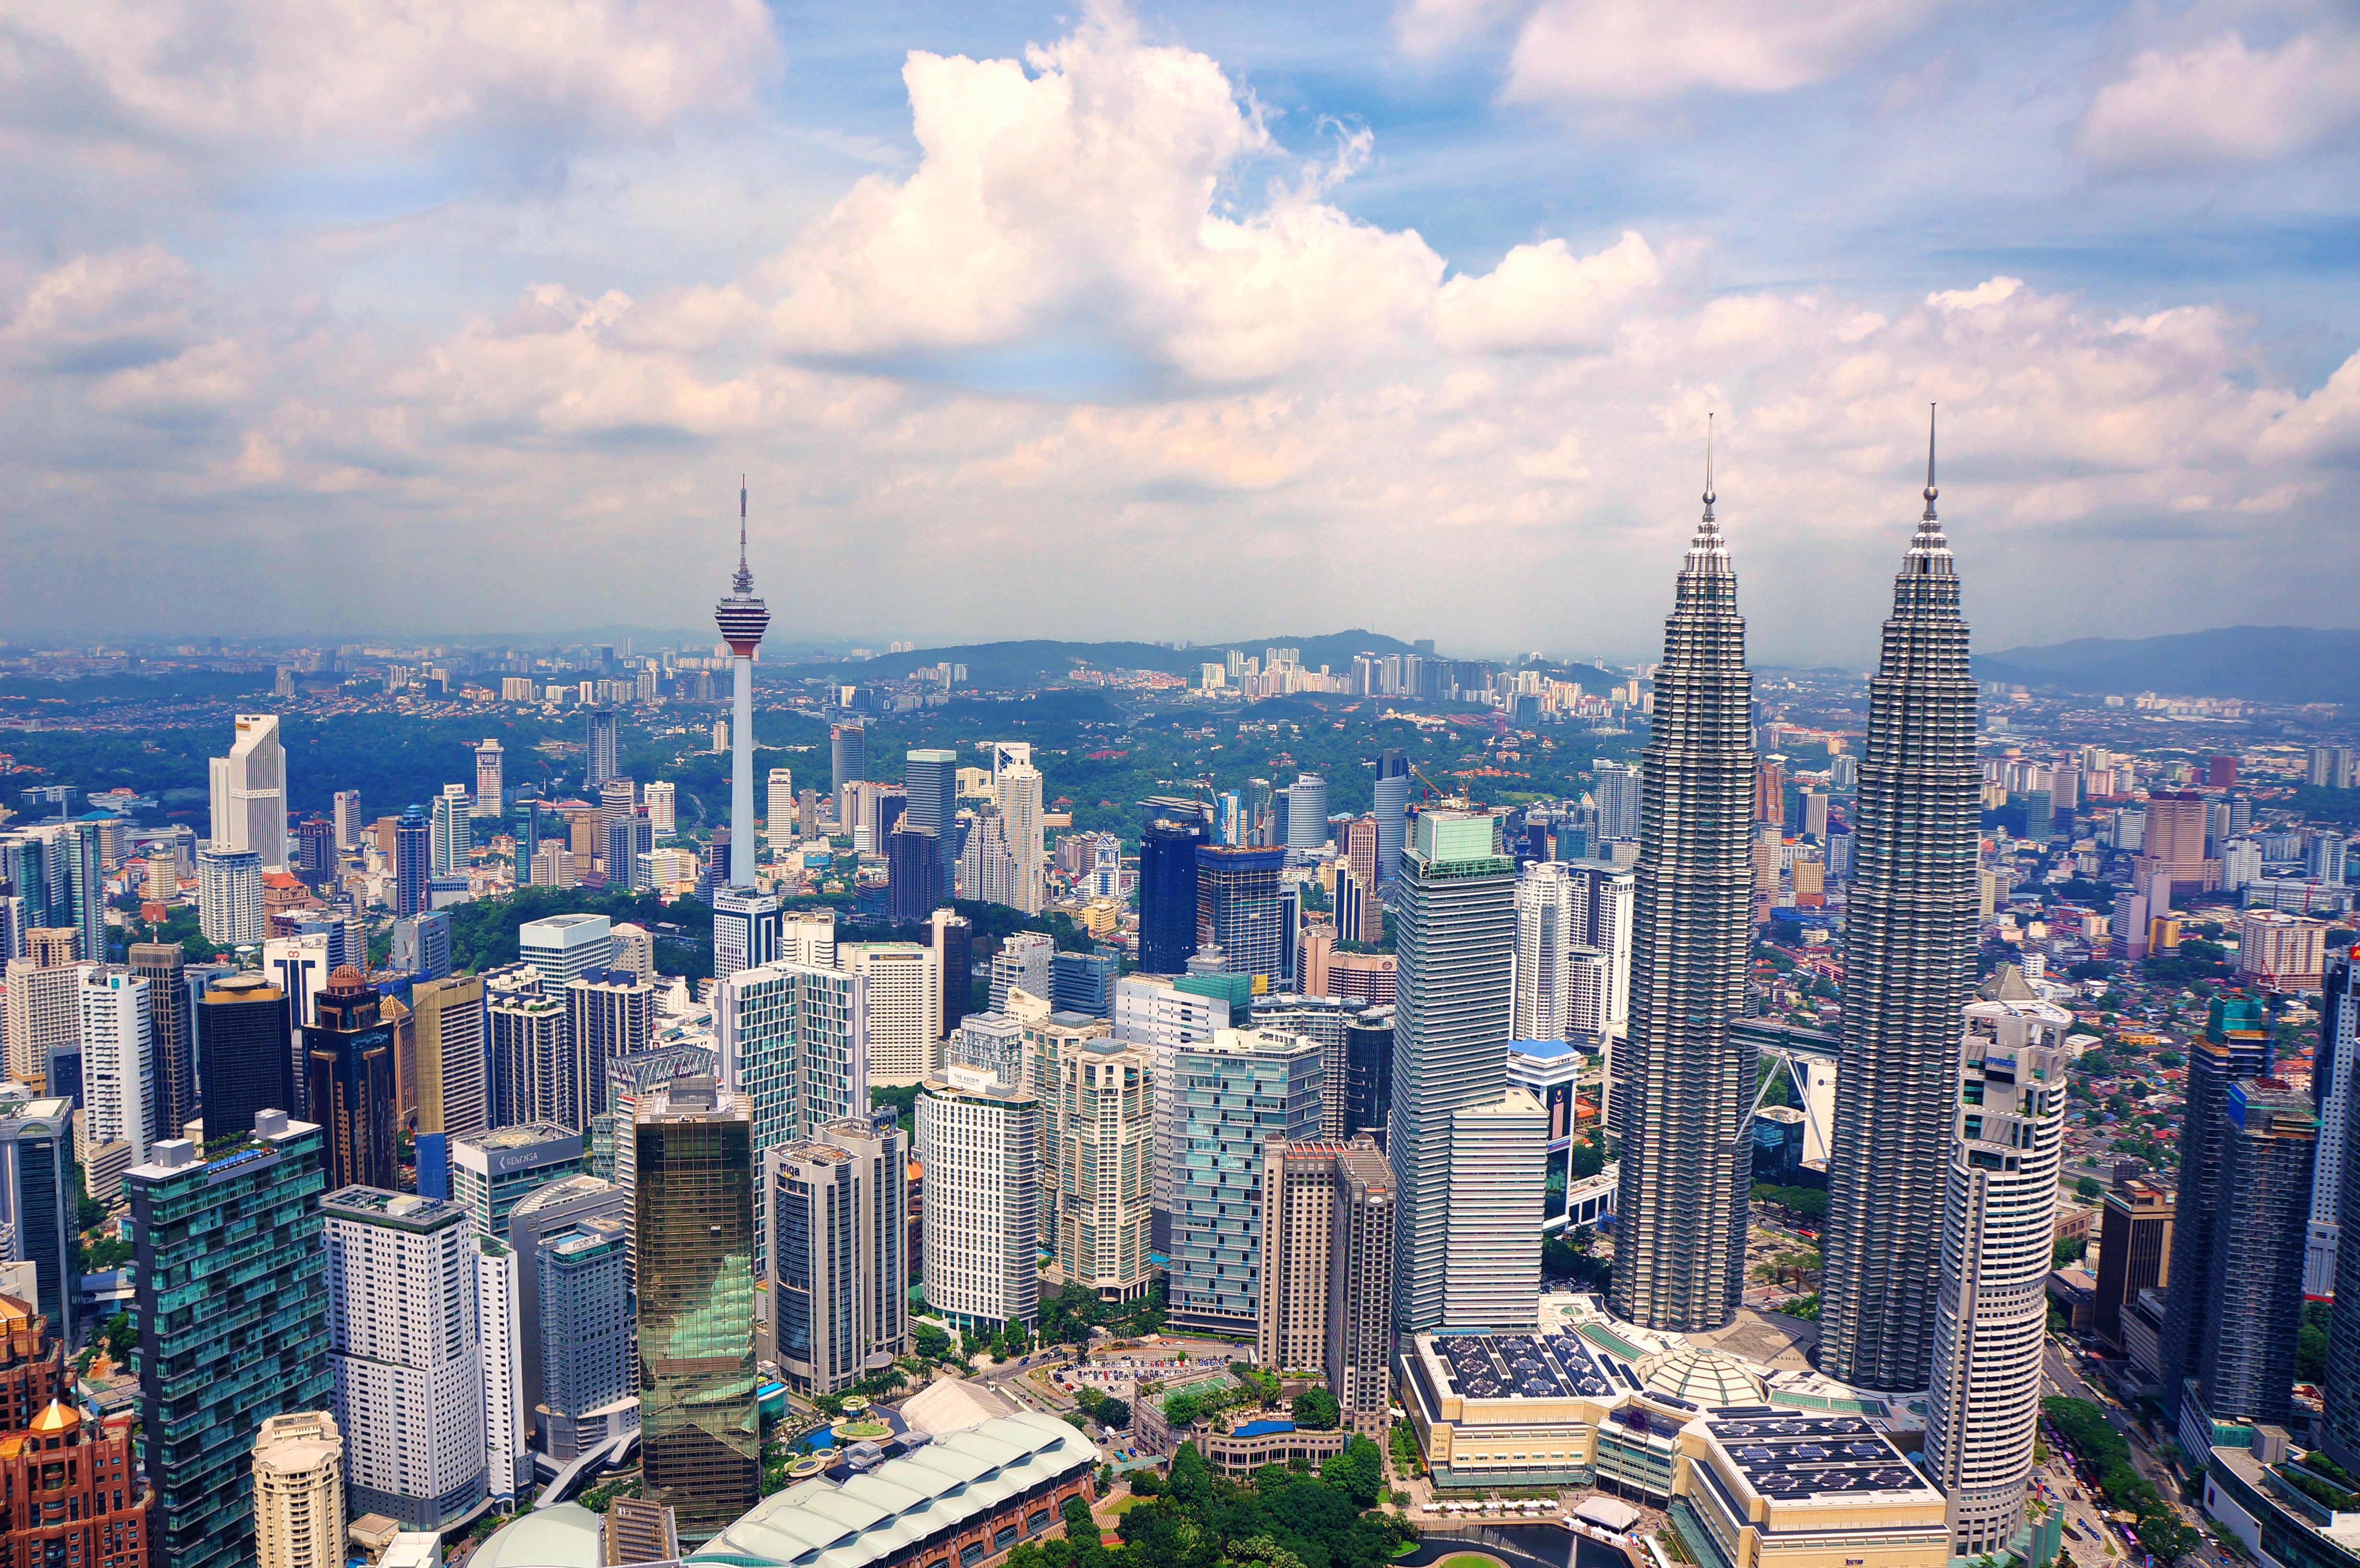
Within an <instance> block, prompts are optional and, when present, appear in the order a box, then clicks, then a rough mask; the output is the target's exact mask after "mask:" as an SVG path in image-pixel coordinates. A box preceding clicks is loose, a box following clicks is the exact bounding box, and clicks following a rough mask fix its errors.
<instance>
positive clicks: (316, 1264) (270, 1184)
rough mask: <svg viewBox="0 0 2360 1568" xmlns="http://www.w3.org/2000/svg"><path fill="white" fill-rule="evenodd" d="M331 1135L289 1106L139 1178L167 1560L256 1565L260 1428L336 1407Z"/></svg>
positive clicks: (141, 1310)
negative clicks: (326, 1198) (326, 1232)
mask: <svg viewBox="0 0 2360 1568" xmlns="http://www.w3.org/2000/svg"><path fill="white" fill-rule="evenodd" d="M324 1141H325V1140H324V1138H323V1137H322V1131H321V1129H320V1128H319V1127H315V1126H313V1125H312V1124H311V1123H310V1122H300V1121H290V1120H289V1119H288V1116H287V1114H286V1113H285V1112H284V1111H279V1110H275V1109H274V1110H270V1111H266V1112H264V1113H263V1114H262V1115H261V1116H257V1117H256V1118H255V1127H254V1132H253V1136H252V1138H251V1139H250V1140H248V1141H247V1142H246V1143H245V1144H244V1145H243V1146H242V1147H237V1148H233V1149H229V1150H228V1151H226V1152H224V1153H223V1154H222V1155H221V1156H220V1158H218V1159H215V1160H210V1161H209V1160H204V1159H202V1157H201V1156H200V1155H199V1153H198V1151H197V1149H196V1147H195V1146H194V1145H193V1144H191V1143H190V1142H189V1141H187V1140H186V1139H184V1138H169V1139H166V1140H165V1141H163V1142H160V1143H158V1144H157V1145H156V1147H155V1149H153V1150H152V1151H151V1156H152V1157H151V1159H150V1160H149V1161H148V1163H147V1164H145V1165H137V1166H134V1167H132V1169H131V1170H130V1171H128V1172H127V1173H126V1175H125V1176H124V1178H123V1190H124V1192H125V1193H126V1195H127V1196H128V1197H129V1199H130V1201H131V1218H132V1223H133V1225H134V1227H135V1229H134V1232H133V1234H134V1235H135V1236H137V1241H136V1242H135V1243H134V1247H135V1251H134V1255H133V1265H132V1279H133V1290H134V1291H135V1295H134V1299H133V1306H132V1326H133V1327H134V1328H135V1329H136V1330H137V1334H138V1335H139V1356H138V1361H137V1366H138V1369H139V1417H140V1427H141V1430H142V1432H144V1433H145V1434H146V1435H145V1437H144V1438H143V1440H142V1442H141V1444H140V1447H141V1449H142V1451H143V1452H142V1457H143V1459H144V1460H145V1462H146V1465H147V1475H148V1477H149V1479H150V1480H151V1481H152V1482H153V1483H154V1485H155V1487H156V1512H155V1518H156V1521H157V1524H156V1530H155V1534H154V1541H155V1542H156V1544H157V1546H158V1549H159V1550H158V1552H156V1554H154V1555H152V1556H151V1557H150V1558H149V1561H150V1562H151V1563H163V1564H169V1568H243V1565H245V1564H247V1563H253V1562H254V1561H255V1560H256V1557H257V1552H256V1549H255V1541H254V1512H253V1508H254V1504H253V1476H252V1473H251V1469H250V1466H249V1465H248V1463H247V1444H248V1443H250V1442H251V1440H252V1434H253V1433H254V1432H256V1430H257V1429H258V1428H259V1427H260V1426H261V1425H262V1423H263V1422H264V1421H267V1420H268V1419H269V1418H270V1417H272V1416H275V1415H286V1414H292V1413H295V1412H298V1411H303V1410H321V1409H323V1408H324V1407H325V1406H326V1405H327V1402H328V1398H329V1393H330V1390H331V1388H332V1387H333V1374H332V1373H331V1372H330V1371H329V1369H328V1286H327V1278H326V1275H327V1254H326V1252H325V1250H324V1249H323V1248H322V1247H321V1245H320V1234H321V1230H322V1224H323V1222H322V1217H321V1214H320V1198H321V1194H322V1192H323V1191H324V1190H325V1189H324V1186H323V1177H324V1168H325V1160H326V1149H325V1148H324ZM215 1147H219V1146H215Z"/></svg>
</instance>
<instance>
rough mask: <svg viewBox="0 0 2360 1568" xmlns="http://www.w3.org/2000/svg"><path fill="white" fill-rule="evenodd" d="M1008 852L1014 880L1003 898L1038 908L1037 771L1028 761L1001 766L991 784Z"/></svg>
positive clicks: (1041, 867)
mask: <svg viewBox="0 0 2360 1568" xmlns="http://www.w3.org/2000/svg"><path fill="white" fill-rule="evenodd" d="M994 792H995V798H996V799H997V800H998V801H999V803H1000V822H1001V824H1002V826H1003V828H1004V830H1005V831H1006V833H1007V834H1008V847H1009V851H1010V853H1011V854H1013V855H1015V857H1016V884H1015V887H1013V888H1011V897H1010V898H1008V899H1007V902H1008V903H1009V904H1010V905H1011V906H1013V907H1014V908H1016V909H1022V911H1023V912H1024V913H1026V914H1028V915H1037V914H1039V913H1040V912H1041V903H1042V898H1043V880H1044V873H1045V870H1046V866H1047V863H1046V860H1045V859H1044V857H1043V854H1042V844H1041V775H1040V772H1039V770H1038V769H1036V768H1033V766H1032V764H1031V763H1030V762H1020V763H1017V764H1015V765H1013V766H1011V767H1009V768H1003V769H1001V771H1000V777H999V779H997V780H996V781H995V785H994Z"/></svg>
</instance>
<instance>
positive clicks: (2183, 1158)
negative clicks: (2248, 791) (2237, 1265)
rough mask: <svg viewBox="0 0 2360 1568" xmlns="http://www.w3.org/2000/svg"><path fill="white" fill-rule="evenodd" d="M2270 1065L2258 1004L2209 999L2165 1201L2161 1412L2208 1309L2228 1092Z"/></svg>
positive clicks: (2194, 1043)
mask: <svg viewBox="0 0 2360 1568" xmlns="http://www.w3.org/2000/svg"><path fill="white" fill-rule="evenodd" d="M2270 1063H2271V1042H2270V1034H2269V1027H2268V1020H2267V1018H2264V1017H2263V1015H2262V1009H2261V1005H2260V1004H2259V1003H2258V1002H2256V1001H2254V1000H2252V999H2250V998H2247V997H2243V996H2231V997H2215V998H2214V999H2213V1001H2212V1005H2211V1007H2210V1008H2209V1009H2208V1011H2207V1014H2206V1018H2205V1025H2204V1032H2203V1033H2202V1034H2201V1035H2191V1037H2190V1039H2189V1041H2188V1094H2187V1100H2186V1105H2185V1107H2184V1108H2183V1110H2182V1112H2181V1115H2180V1185H2179V1188H2178V1191H2177V1192H2176V1194H2175V1201H2174V1203H2173V1205H2172V1220H2171V1265H2170V1278H2171V1284H2170V1294H2169V1297H2167V1299H2166V1305H2165V1308H2164V1315H2163V1333H2162V1334H2161V1335H2160V1336H2158V1350H2157V1358H2158V1362H2159V1363H2160V1367H2159V1372H2160V1377H2159V1379H2158V1380H2159V1381H2160V1382H2161V1383H2162V1384H2163V1407H2164V1410H2165V1411H2166V1413H2167V1414H2169V1413H2170V1412H2173V1411H2175V1410H2177V1409H2178V1408H2179V1402H2180V1384H2181V1381H2182V1379H2184V1378H2187V1377H2192V1376H2194V1375H2195V1368H2196V1365H2197V1361H2198V1357H2199V1353H2200V1347H2201V1345H2202V1339H2203V1336H2204V1315H2205V1313H2206V1312H2210V1311H2211V1310H2212V1306H2211V1303H2210V1301H2209V1296H2208V1282H2209V1279H2210V1272H2209V1271H2210V1270H2211V1269H2212V1257H2213V1232H2214V1230H2215V1228H2216V1227H2217V1225H2219V1223H2220V1222H2219V1215H2220V1209H2221V1187H2222V1181H2223V1171H2222V1165H2223V1145H2224V1141H2225V1128H2226V1127H2227V1125H2228V1123H2227V1106H2228V1104H2229V1093H2230V1091H2231V1089H2232V1088H2234V1086H2235V1085H2236V1084H2237V1083H2240V1082H2242V1081H2245V1080H2247V1079H2253V1078H2259V1077H2261V1076H2263V1075H2264V1074H2266V1073H2268V1072H2269V1070H2270Z"/></svg>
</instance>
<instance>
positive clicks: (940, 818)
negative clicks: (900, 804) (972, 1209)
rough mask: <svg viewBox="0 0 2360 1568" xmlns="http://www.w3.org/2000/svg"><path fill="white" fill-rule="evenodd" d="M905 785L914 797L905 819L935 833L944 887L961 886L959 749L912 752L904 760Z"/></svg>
mask: <svg viewBox="0 0 2360 1568" xmlns="http://www.w3.org/2000/svg"><path fill="white" fill-rule="evenodd" d="M901 786H902V792H903V793H904V794H906V795H907V796H908V797H909V800H910V805H909V809H908V810H907V811H904V812H903V813H902V815H901V821H902V823H903V824H904V825H907V826H910V827H917V828H923V829H924V830H926V831H927V832H928V833H933V834H934V844H935V846H936V848H937V849H938V850H939V851H940V852H941V854H942V858H943V887H944V890H945V892H947V891H948V890H949V889H950V888H952V887H956V886H957V879H958V753H957V752H956V751H943V750H931V749H929V750H920V751H913V752H911V753H910V754H909V756H908V757H905V758H903V760H902V764H901Z"/></svg>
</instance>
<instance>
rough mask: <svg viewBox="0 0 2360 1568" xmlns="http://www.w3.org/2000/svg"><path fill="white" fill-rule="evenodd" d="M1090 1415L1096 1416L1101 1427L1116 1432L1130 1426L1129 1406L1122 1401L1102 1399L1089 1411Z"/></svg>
mask: <svg viewBox="0 0 2360 1568" xmlns="http://www.w3.org/2000/svg"><path fill="white" fill-rule="evenodd" d="M1090 1414H1092V1415H1094V1416H1096V1417H1097V1418H1098V1421H1099V1423H1100V1424H1101V1425H1104V1426H1108V1427H1111V1428H1113V1429H1114V1430H1115V1431H1118V1432H1120V1431H1121V1430H1122V1429H1123V1428H1124V1427H1127V1426H1129V1425H1130V1424H1131V1406H1130V1404H1129V1403H1128V1402H1127V1401H1125V1400H1122V1399H1100V1400H1099V1401H1098V1404H1097V1405H1096V1406H1094V1407H1093V1408H1092V1409H1091V1410H1090Z"/></svg>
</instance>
